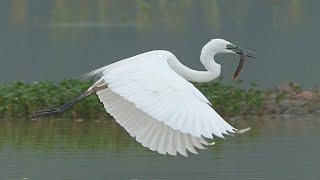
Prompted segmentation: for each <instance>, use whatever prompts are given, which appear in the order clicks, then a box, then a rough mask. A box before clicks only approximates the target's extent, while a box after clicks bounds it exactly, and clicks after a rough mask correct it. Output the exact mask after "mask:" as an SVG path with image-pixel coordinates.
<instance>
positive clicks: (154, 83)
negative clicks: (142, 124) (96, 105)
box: [103, 53, 238, 138]
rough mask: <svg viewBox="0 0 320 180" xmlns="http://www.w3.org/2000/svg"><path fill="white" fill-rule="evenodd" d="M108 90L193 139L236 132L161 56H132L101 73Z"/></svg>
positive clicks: (156, 54) (149, 54) (150, 54)
mask: <svg viewBox="0 0 320 180" xmlns="http://www.w3.org/2000/svg"><path fill="white" fill-rule="evenodd" d="M103 79H104V81H105V82H106V83H107V84H108V87H109V88H110V89H111V90H112V91H113V92H115V93H117V94H119V95H120V96H121V97H123V98H124V99H125V100H127V101H129V102H132V103H133V104H134V105H135V106H136V108H138V109H140V110H141V111H142V112H144V113H146V114H147V115H149V116H151V117H152V118H154V119H155V120H157V121H159V122H162V123H164V124H165V125H167V126H168V127H170V128H172V129H173V130H178V131H180V132H182V133H185V134H190V135H192V136H194V137H197V138H200V137H201V136H203V137H206V138H213V136H212V134H214V135H215V136H218V137H221V138H223V134H228V133H236V132H238V130H236V129H235V128H233V127H232V126H231V125H229V124H228V123H227V122H226V121H224V120H223V119H222V118H221V116H220V115H219V114H218V113H216V111H215V110H214V109H212V108H211V106H210V105H209V101H208V100H207V98H206V97H205V96H204V95H203V94H202V93H201V92H200V91H199V90H198V89H197V88H195V87H194V86H193V85H192V84H191V83H190V82H188V81H186V80H185V79H184V78H182V77H181V76H180V75H178V74H177V73H176V72H175V71H174V70H172V69H171V67H170V66H169V64H168V62H167V59H166V57H165V56H162V55H161V54H160V53H148V54H144V55H141V56H136V57H134V59H132V60H131V61H127V62H126V63H122V64H121V66H117V67H116V68H113V69H111V70H108V71H107V72H106V73H104V74H103Z"/></svg>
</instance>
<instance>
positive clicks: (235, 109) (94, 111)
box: [0, 80, 265, 119]
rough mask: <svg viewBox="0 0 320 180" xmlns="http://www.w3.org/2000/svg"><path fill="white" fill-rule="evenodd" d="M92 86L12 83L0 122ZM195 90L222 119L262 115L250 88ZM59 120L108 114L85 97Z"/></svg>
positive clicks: (1, 101)
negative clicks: (201, 94)
mask: <svg viewBox="0 0 320 180" xmlns="http://www.w3.org/2000/svg"><path fill="white" fill-rule="evenodd" d="M92 83H93V82H92V81H79V80H63V81H62V82H60V83H54V82H52V81H43V82H33V83H24V82H19V81H16V82H12V83H8V84H5V85H2V86H0V118H17V117H19V118H21V117H22V118H27V116H28V114H30V113H31V112H33V111H35V110H39V109H44V108H49V107H57V106H60V105H62V104H64V103H66V102H68V101H70V100H72V98H74V97H76V96H77V95H79V94H80V93H81V92H83V91H85V90H86V89H87V88H88V87H89V86H90V85H91V84H92ZM238 84H241V81H239V82H238ZM196 86H197V87H198V88H199V89H200V91H202V92H203V93H204V94H205V95H206V96H207V98H208V99H209V101H210V102H212V104H213V106H214V107H215V109H216V110H217V111H218V112H219V113H220V114H222V115H224V116H239V115H246V114H259V113H261V112H262V107H263V102H264V98H265V96H264V94H263V93H262V92H261V91H259V90H258V88H256V86H255V85H254V84H253V85H252V86H250V88H249V89H242V88H240V86H238V85H237V84H236V85H226V84H224V83H223V82H222V81H214V82H212V83H209V84H206V83H201V84H200V83H199V84H196ZM61 116H62V117H64V118H73V119H78V118H81V119H101V118H105V117H108V114H107V113H106V112H105V110H104V108H103V105H102V104H101V103H100V101H99V99H98V98H97V96H89V97H88V98H87V99H85V100H84V101H83V102H81V103H79V104H77V105H76V106H75V107H73V108H72V109H71V110H68V111H67V112H66V113H64V114H63V115H61ZM59 117H60V116H59Z"/></svg>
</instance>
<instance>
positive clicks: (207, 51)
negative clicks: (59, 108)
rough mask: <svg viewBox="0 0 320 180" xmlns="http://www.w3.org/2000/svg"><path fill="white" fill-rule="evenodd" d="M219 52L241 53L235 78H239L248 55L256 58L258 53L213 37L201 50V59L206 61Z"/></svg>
mask: <svg viewBox="0 0 320 180" xmlns="http://www.w3.org/2000/svg"><path fill="white" fill-rule="evenodd" d="M219 53H237V54H240V55H241V58H240V62H239V65H238V67H237V70H236V71H235V73H234V75H233V79H235V78H237V77H238V76H239V74H240V72H241V70H242V68H243V66H244V63H245V59H246V57H250V58H256V54H255V53H253V52H251V51H248V50H245V49H242V48H240V47H239V46H237V45H234V44H232V43H230V42H228V41H226V40H224V39H212V40H211V41H210V42H209V43H207V44H206V45H205V46H204V47H203V49H202V52H201V56H202V57H201V61H205V60H206V59H211V58H212V57H213V56H214V55H215V54H219Z"/></svg>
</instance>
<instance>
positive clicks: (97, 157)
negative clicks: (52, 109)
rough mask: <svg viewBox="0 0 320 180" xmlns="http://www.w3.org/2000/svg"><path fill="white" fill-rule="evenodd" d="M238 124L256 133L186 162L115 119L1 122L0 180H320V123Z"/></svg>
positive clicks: (230, 140)
mask: <svg viewBox="0 0 320 180" xmlns="http://www.w3.org/2000/svg"><path fill="white" fill-rule="evenodd" d="M231 124H234V125H235V126H237V127H246V126H251V127H252V130H251V131H250V132H248V133H246V134H243V135H237V136H235V137H228V138H227V139H226V140H217V141H218V142H217V143H216V145H214V146H213V147H209V149H207V150H201V151H199V154H200V155H191V154H189V155H190V156H189V157H188V158H184V157H182V156H176V157H173V156H164V155H159V154H158V153H156V152H151V151H149V150H146V149H145V148H143V147H142V146H141V145H140V144H138V143H136V142H135V141H134V140H133V138H131V137H130V136H129V135H128V134H127V133H126V132H125V131H124V130H123V129H122V128H120V127H119V126H118V125H117V124H116V123H114V122H113V121H110V120H107V121H89V120H87V121H80V120H74V121H72V120H53V119H51V120H42V121H23V120H12V121H11V120H0V169H1V173H0V178H1V179H20V178H29V179H44V178H45V179H155V178H156V179H168V178H174V179H199V178H200V179H214V178H216V179H225V178H226V177H228V178H230V179H235V178H236V179H319V178H320V174H319V171H318V167H319V165H320V164H319V162H320V161H319V158H317V157H318V153H319V150H320V144H319V143H317V142H318V138H319V136H320V132H319V130H318V129H319V127H320V119H290V118H288V119H259V120H255V119H251V120H246V121H244V120H236V121H232V122H231Z"/></svg>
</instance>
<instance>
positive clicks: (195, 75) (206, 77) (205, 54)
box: [168, 47, 221, 82]
mask: <svg viewBox="0 0 320 180" xmlns="http://www.w3.org/2000/svg"><path fill="white" fill-rule="evenodd" d="M215 54H216V52H215V51H212V49H211V50H209V49H207V48H205V47H204V48H203V49H202V51H201V56H200V61H201V63H202V64H203V66H204V67H205V68H206V69H207V70H208V71H196V70H193V69H190V68H188V67H187V66H185V65H183V64H182V63H180V62H179V60H178V59H177V58H176V57H175V56H174V55H171V56H169V58H168V64H169V66H170V67H171V68H172V69H173V70H174V71H175V72H176V73H178V74H179V75H180V76H182V77H183V78H185V79H186V80H188V81H192V82H209V81H212V80H214V79H216V78H217V77H219V75H220V72H221V65H220V64H218V63H216V62H215V61H214V55H215Z"/></svg>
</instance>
